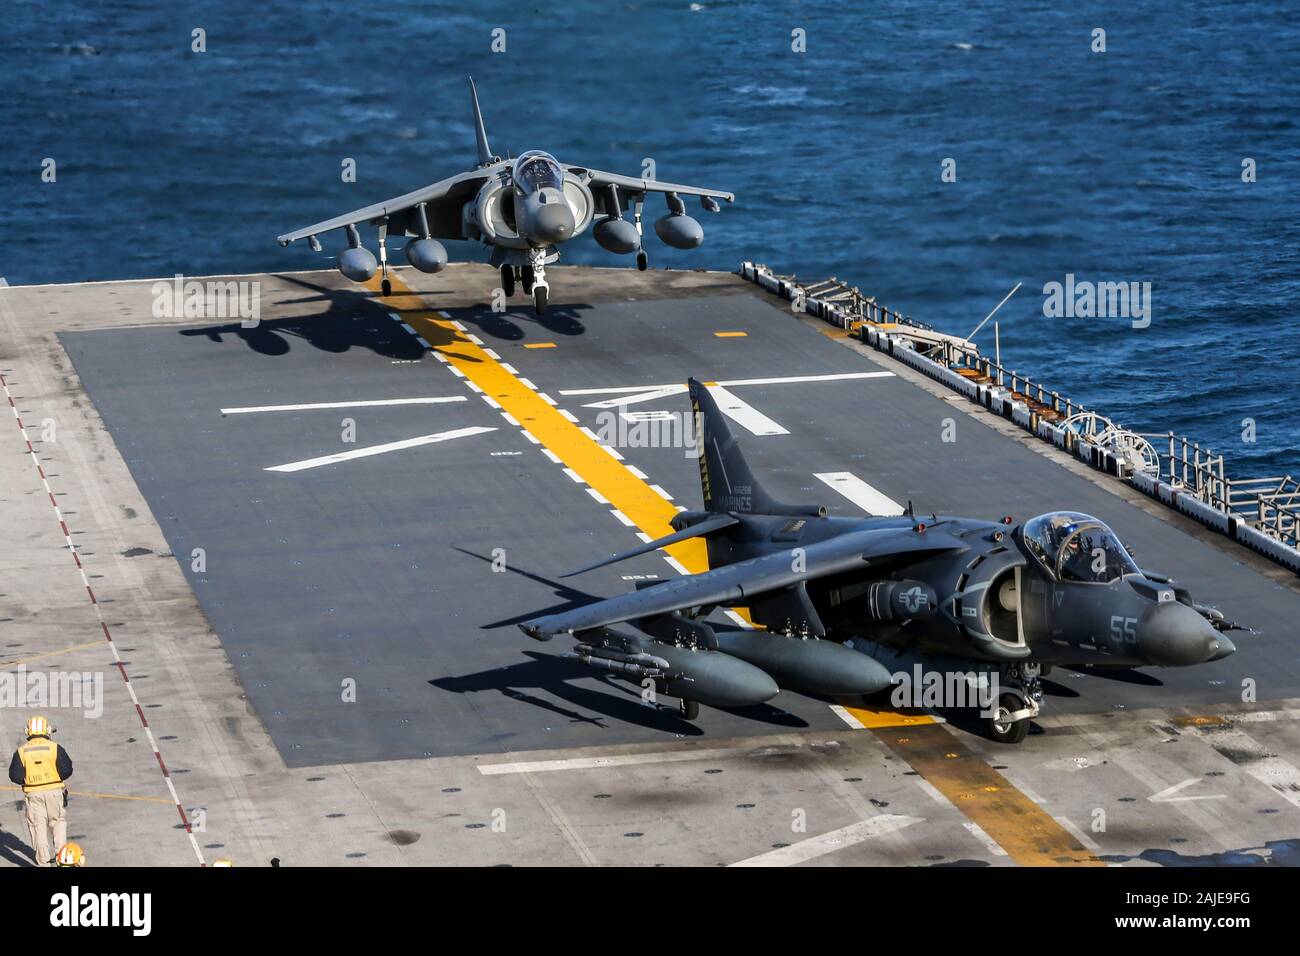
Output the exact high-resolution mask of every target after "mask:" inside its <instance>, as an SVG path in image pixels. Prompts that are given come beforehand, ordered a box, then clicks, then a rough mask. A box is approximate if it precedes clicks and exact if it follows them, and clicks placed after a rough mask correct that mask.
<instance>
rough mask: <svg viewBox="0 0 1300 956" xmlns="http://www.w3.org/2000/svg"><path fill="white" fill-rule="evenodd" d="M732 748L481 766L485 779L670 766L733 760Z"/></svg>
mask: <svg viewBox="0 0 1300 956" xmlns="http://www.w3.org/2000/svg"><path fill="white" fill-rule="evenodd" d="M738 753H739V751H737V750H735V749H722V748H715V749H713V750H661V751H655V752H652V753H643V754H613V755H611V756H608V757H566V758H563V759H560V760H525V761H521V762H518V763H481V764H479V765H478V772H479V773H481V774H483V775H484V776H488V777H491V776H495V775H498V774H505V773H542V772H545V771H551V770H597V769H600V768H602V767H628V766H633V765H636V764H651V763H671V762H674V761H678V760H714V759H725V758H728V757H735V756H736V755H737V754H738Z"/></svg>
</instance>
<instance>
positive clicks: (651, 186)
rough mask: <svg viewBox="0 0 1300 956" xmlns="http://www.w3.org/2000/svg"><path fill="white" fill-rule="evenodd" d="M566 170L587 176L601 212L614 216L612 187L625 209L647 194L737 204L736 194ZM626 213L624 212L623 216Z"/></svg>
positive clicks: (573, 168) (584, 169) (580, 169)
mask: <svg viewBox="0 0 1300 956" xmlns="http://www.w3.org/2000/svg"><path fill="white" fill-rule="evenodd" d="M565 168H566V169H568V170H570V171H572V172H573V173H574V175H579V174H581V173H583V172H585V173H586V175H587V177H588V178H587V188H588V189H590V190H591V194H592V196H593V197H594V198H595V200H596V207H597V211H598V212H601V213H604V214H605V215H610V214H611V213H612V212H613V210H612V209H609V208H606V207H607V206H608V205H609V202H608V195H609V190H608V188H607V187H609V186H617V187H618V189H619V199H620V201H621V205H622V208H623V209H626V208H627V206H628V201H629V200H630V199H631V197H632V196H633V195H636V194H640V195H642V196H644V195H645V194H646V193H678V194H679V195H682V196H712V197H714V198H715V199H725V200H726V201H727V202H734V201H735V199H736V196H735V194H734V193H728V192H723V191H722V190H721V189H705V188H703V187H701V186H683V185H681V184H680V183H664V182H660V181H659V180H657V179H641V178H639V177H636V176H621V175H619V174H618V173H607V172H604V171H603V170H600V169H591V168H589V167H585V166H584V167H579V166H566V167H565ZM621 211H622V210H620V212H621Z"/></svg>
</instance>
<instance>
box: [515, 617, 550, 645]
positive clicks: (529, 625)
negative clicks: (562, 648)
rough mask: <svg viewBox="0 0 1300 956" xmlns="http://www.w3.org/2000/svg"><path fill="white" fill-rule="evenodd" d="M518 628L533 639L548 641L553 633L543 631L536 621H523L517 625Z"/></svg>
mask: <svg viewBox="0 0 1300 956" xmlns="http://www.w3.org/2000/svg"><path fill="white" fill-rule="evenodd" d="M519 630H521V631H523V632H524V633H525V634H527V635H528V636H529V637H531V638H532V639H533V640H535V641H549V640H550V639H551V638H552V637H554V636H555V635H554V634H550V633H547V632H546V631H544V630H543V629H542V627H541V625H540V624H538V623H537V622H536V621H524V622H523V623H522V624H520V625H519Z"/></svg>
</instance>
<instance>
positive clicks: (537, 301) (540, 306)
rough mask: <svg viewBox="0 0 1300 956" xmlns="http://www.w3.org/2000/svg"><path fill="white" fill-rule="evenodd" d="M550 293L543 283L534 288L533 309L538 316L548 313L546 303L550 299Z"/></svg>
mask: <svg viewBox="0 0 1300 956" xmlns="http://www.w3.org/2000/svg"><path fill="white" fill-rule="evenodd" d="M550 291H551V290H550V289H549V288H547V287H546V286H545V285H543V284H541V283H539V284H537V285H535V286H533V308H534V309H536V310H537V314H538V315H541V314H542V313H544V312H545V311H546V301H547V299H548V298H549V293H550Z"/></svg>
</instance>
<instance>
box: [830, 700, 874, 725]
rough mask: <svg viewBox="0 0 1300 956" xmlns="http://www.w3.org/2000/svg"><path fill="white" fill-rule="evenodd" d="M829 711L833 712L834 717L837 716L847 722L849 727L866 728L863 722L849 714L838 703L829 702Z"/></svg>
mask: <svg viewBox="0 0 1300 956" xmlns="http://www.w3.org/2000/svg"><path fill="white" fill-rule="evenodd" d="M831 713H833V714H834V715H835V716H836V717H838V718H839V719H840V720H842V721H844V722H845V723H846V724H848V725H849V726H850V727H852V728H853V729H854V730H866V729H867V727H866V725H865V724H864V723H862V721H860V720H858V718H856V717H854V716H853V715H852V714H850V713H849V712H848V711H847V710H845V709H844V708H843V707H841V706H840V705H839V704H831Z"/></svg>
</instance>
